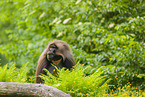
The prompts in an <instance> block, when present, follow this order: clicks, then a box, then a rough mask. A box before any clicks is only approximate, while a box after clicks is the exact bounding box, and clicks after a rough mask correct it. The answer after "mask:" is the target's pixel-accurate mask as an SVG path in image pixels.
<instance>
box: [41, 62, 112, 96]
mask: <svg viewBox="0 0 145 97" xmlns="http://www.w3.org/2000/svg"><path fill="white" fill-rule="evenodd" d="M103 68H104V67H101V68H99V69H98V70H97V71H96V72H94V73H93V74H91V75H90V76H86V75H85V73H84V72H85V70H86V69H87V68H86V69H83V67H82V66H81V65H80V64H77V65H76V66H75V67H74V69H73V70H72V71H69V70H65V69H64V68H63V69H62V70H58V69H57V70H58V76H53V75H52V74H51V73H50V72H49V71H47V70H46V71H47V74H48V76H46V75H43V76H41V78H43V79H44V80H45V84H47V85H49V86H53V87H56V88H58V89H60V90H62V91H64V92H65V93H69V94H71V95H72V96H73V97H76V96H77V97H79V96H81V97H82V96H83V97H84V96H99V95H100V96H101V95H103V94H105V93H107V89H108V85H107V83H108V82H109V80H107V79H106V76H101V75H102V74H103V72H104V70H103Z"/></svg>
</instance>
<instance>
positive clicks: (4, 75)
mask: <svg viewBox="0 0 145 97" xmlns="http://www.w3.org/2000/svg"><path fill="white" fill-rule="evenodd" d="M27 72H28V68H27V63H26V64H23V66H22V67H21V68H20V69H18V68H16V66H15V64H9V65H8V64H6V65H5V66H4V67H0V82H26V80H27Z"/></svg>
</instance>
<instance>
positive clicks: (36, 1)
mask: <svg viewBox="0 0 145 97" xmlns="http://www.w3.org/2000/svg"><path fill="white" fill-rule="evenodd" d="M144 10H145V2H144V1H143V0H19V1H18V0H1V1H0V53H2V54H4V55H5V56H6V58H7V60H9V61H10V62H11V61H12V62H16V63H17V67H20V66H21V65H22V64H25V63H27V62H29V64H28V67H29V72H28V75H29V76H34V75H35V69H36V64H37V60H38V58H39V56H40V54H41V53H42V51H43V50H44V49H45V47H46V46H47V44H48V42H49V41H52V40H55V39H60V40H64V41H66V42H67V43H68V44H69V45H70V46H71V48H72V50H73V55H74V57H75V60H76V63H77V62H79V63H81V64H84V67H85V66H90V68H89V69H87V71H86V75H89V74H92V73H94V72H95V71H96V70H97V69H98V68H99V67H101V66H105V70H106V72H104V75H108V78H112V81H111V82H110V84H113V85H119V86H122V85H124V84H126V83H127V82H131V84H132V85H133V86H138V85H141V88H142V89H144V88H145V87H144V85H145V82H144V80H145V11H144Z"/></svg>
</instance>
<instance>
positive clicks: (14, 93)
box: [0, 82, 71, 97]
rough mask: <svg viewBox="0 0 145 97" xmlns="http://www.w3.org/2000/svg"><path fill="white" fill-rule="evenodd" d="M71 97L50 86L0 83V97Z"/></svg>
mask: <svg viewBox="0 0 145 97" xmlns="http://www.w3.org/2000/svg"><path fill="white" fill-rule="evenodd" d="M1 96H3V97H71V96H70V95H69V94H66V93H64V92H62V91H61V90H59V89H56V88H54V87H51V86H47V85H43V84H34V83H15V82H0V97H1Z"/></svg>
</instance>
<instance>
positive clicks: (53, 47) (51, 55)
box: [47, 44, 62, 61]
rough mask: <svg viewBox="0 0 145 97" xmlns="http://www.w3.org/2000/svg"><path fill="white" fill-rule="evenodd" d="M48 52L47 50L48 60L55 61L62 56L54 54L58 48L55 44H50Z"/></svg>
mask: <svg viewBox="0 0 145 97" xmlns="http://www.w3.org/2000/svg"><path fill="white" fill-rule="evenodd" d="M48 49H49V50H48V52H47V59H48V60H49V61H52V60H53V61H56V60H59V59H60V58H62V57H61V56H60V55H56V54H55V53H56V51H57V50H58V47H57V46H56V45H55V44H51V45H50V46H49V48H48Z"/></svg>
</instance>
